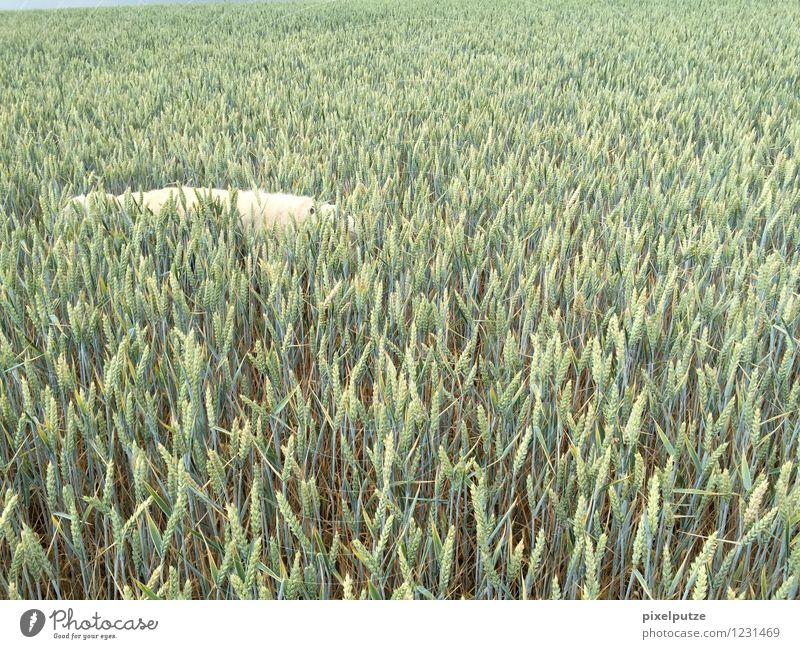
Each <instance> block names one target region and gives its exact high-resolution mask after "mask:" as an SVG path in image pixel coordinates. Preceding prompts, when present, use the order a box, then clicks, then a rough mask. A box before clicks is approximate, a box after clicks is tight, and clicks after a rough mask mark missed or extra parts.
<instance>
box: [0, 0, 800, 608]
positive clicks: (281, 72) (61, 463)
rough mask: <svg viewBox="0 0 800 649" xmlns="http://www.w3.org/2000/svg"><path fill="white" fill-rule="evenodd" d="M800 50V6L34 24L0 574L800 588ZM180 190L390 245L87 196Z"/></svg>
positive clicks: (8, 275)
mask: <svg viewBox="0 0 800 649" xmlns="http://www.w3.org/2000/svg"><path fill="white" fill-rule="evenodd" d="M486 5H489V6H486ZM798 51H800V5H798V4H797V3H794V2H789V1H779V2H772V3H767V2H757V1H755V0H753V1H751V2H750V1H738V2H727V1H726V2H719V3H716V2H703V3H701V4H700V6H699V7H696V6H695V3H694V2H667V3H663V2H658V3H655V2H653V3H649V2H618V1H612V0H609V1H608V2H598V3H593V2H588V1H580V2H567V3H562V2H560V1H559V2H556V1H553V2H532V1H529V2H523V1H521V0H520V1H516V2H505V1H503V2H497V3H484V2H478V1H477V0H473V1H470V2H466V3H464V2H455V1H452V2H445V3H438V2H437V3H434V2H425V3H421V2H416V3H407V2H394V1H392V2H389V1H386V2H384V1H381V0H363V1H342V2H330V3H317V4H315V3H309V4H287V5H252V6H235V7H224V6H202V7H199V6H198V7H169V8H167V7H150V8H125V9H113V10H100V11H88V10H87V11H83V10H82V11H77V10H76V11H67V12H57V13H44V12H33V13H25V14H13V15H12V14H1V15H0V59H1V60H2V61H3V62H4V63H3V65H2V66H0V594H2V596H7V597H29V598H38V597H89V598H119V597H133V598H139V597H141V598H149V597H165V598H166V597H181V596H191V597H195V598H235V597H238V598H252V597H272V598H296V597H301V598H318V597H321V598H339V597H370V598H389V597H416V598H439V597H462V596H463V597H466V598H551V597H552V598H558V597H563V598H580V597H586V598H611V599H621V598H648V597H657V598H689V597H696V598H732V597H739V598H795V597H797V595H798V588H799V586H800V478H799V477H798V465H799V464H800V444H799V443H798V435H800V414H799V412H800V411H799V408H800V358H799V356H800V352H798V343H800V293H799V291H800V252H798V248H800V173H799V170H798V163H797V159H796V156H797V153H798V148H799V147H800V102H799V101H798V90H799V89H800V59H799V58H798V57H797V55H796V54H797V52H798ZM176 181H179V182H183V183H185V184H190V185H206V186H208V185H214V186H219V187H226V186H228V185H233V186H240V187H248V188H249V187H250V186H251V185H256V186H259V187H262V188H265V189H266V190H268V191H293V192H296V193H307V194H312V195H314V196H317V197H319V198H320V199H325V198H333V197H336V200H337V202H338V204H339V206H340V207H341V209H342V210H344V211H345V212H346V213H349V214H352V215H354V217H355V218H356V221H357V223H358V226H357V229H358V233H357V237H356V239H355V241H354V242H352V243H351V242H350V241H349V239H348V237H347V235H346V234H345V233H344V230H343V227H342V223H341V222H336V223H332V224H331V223H326V224H324V225H323V226H321V227H308V226H304V228H303V229H302V230H301V232H300V233H299V234H298V235H297V236H296V237H293V236H289V235H287V234H286V233H279V232H265V233H264V232H261V233H253V232H250V231H243V230H242V229H241V228H240V227H239V225H238V223H237V219H236V215H235V214H230V213H228V212H225V211H220V209H218V208H217V207H214V206H205V208H203V209H199V210H198V211H196V212H193V213H192V215H191V217H190V218H185V219H181V218H179V217H178V215H177V214H176V212H175V210H174V208H166V209H165V210H164V211H162V212H161V213H160V214H155V215H154V214H151V213H149V212H146V211H145V212H141V211H139V210H138V209H137V208H136V207H135V206H134V205H133V204H132V203H131V202H128V203H127V204H126V205H123V206H121V207H120V208H119V209H116V208H112V207H105V208H101V207H95V208H92V209H91V210H90V211H89V213H88V214H87V215H86V216H81V215H80V214H78V213H77V212H73V211H69V212H68V213H61V208H62V206H63V205H64V202H65V200H66V198H67V197H68V196H70V195H72V194H77V193H82V192H85V191H88V190H89V189H93V188H99V187H102V188H103V189H105V190H107V191H113V192H115V193H118V192H123V191H125V189H126V188H128V187H130V188H132V189H133V190H140V189H141V190H144V189H151V188H154V187H159V186H162V185H165V184H168V183H172V182H176Z"/></svg>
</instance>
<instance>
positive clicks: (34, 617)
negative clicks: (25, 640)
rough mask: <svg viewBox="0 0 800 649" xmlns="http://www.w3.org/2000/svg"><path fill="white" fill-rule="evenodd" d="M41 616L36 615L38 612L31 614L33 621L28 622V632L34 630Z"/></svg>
mask: <svg viewBox="0 0 800 649" xmlns="http://www.w3.org/2000/svg"><path fill="white" fill-rule="evenodd" d="M38 617H39V616H38V615H37V614H36V611H34V612H33V613H31V619H30V620H28V631H32V630H33V626H34V625H35V624H36V620H37V618H38Z"/></svg>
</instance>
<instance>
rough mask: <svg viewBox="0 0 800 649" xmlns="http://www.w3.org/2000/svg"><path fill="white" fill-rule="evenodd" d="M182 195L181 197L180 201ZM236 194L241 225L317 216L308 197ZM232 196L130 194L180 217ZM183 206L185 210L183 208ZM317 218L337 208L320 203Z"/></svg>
mask: <svg viewBox="0 0 800 649" xmlns="http://www.w3.org/2000/svg"><path fill="white" fill-rule="evenodd" d="M181 191H182V192H183V197H181ZM235 194H236V209H237V211H238V212H239V214H240V215H241V217H242V224H243V225H245V226H253V227H256V228H268V227H274V226H278V227H285V226H287V225H290V224H291V223H292V221H295V222H298V223H299V222H301V221H304V220H306V219H309V218H312V217H314V216H316V208H315V206H314V205H315V204H314V199H313V198H311V197H310V196H297V195H295V194H280V193H278V194H270V193H268V192H261V191H248V190H238V191H236V192H235ZM233 195H234V192H233V191H231V190H228V189H207V188H203V187H183V188H178V187H165V188H163V189H154V190H151V191H147V192H140V193H138V194H137V193H132V194H131V196H132V197H133V200H134V201H135V202H136V204H137V205H139V206H140V207H142V208H147V209H148V210H150V211H151V212H154V213H157V212H159V211H160V210H161V209H162V208H163V207H164V205H166V204H167V202H168V201H170V200H174V201H175V206H176V210H177V212H178V213H179V214H181V215H183V214H185V213H186V211H189V210H191V209H192V208H193V207H195V206H196V205H197V204H198V202H199V200H209V199H210V200H211V201H216V202H219V203H221V204H222V205H224V206H226V207H227V206H228V205H231V201H232V199H233ZM93 196H95V198H94V200H97V199H99V198H100V197H101V196H102V194H99V195H92V194H90V195H89V196H87V195H85V194H80V195H79V196H76V197H75V198H73V199H72V202H76V203H78V204H80V205H81V206H82V207H84V208H86V207H87V205H88V203H89V200H90V199H91V198H92V197H93ZM105 198H106V199H107V200H109V201H111V202H114V203H117V204H122V202H123V201H124V198H125V194H119V195H117V196H115V195H114V194H106V195H105ZM184 204H185V206H184ZM319 212H320V216H322V217H324V218H333V217H334V216H335V214H336V206H335V205H332V204H331V203H322V204H321V205H320V206H319ZM348 229H349V230H350V233H351V234H352V233H353V232H354V223H353V220H352V218H348Z"/></svg>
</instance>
